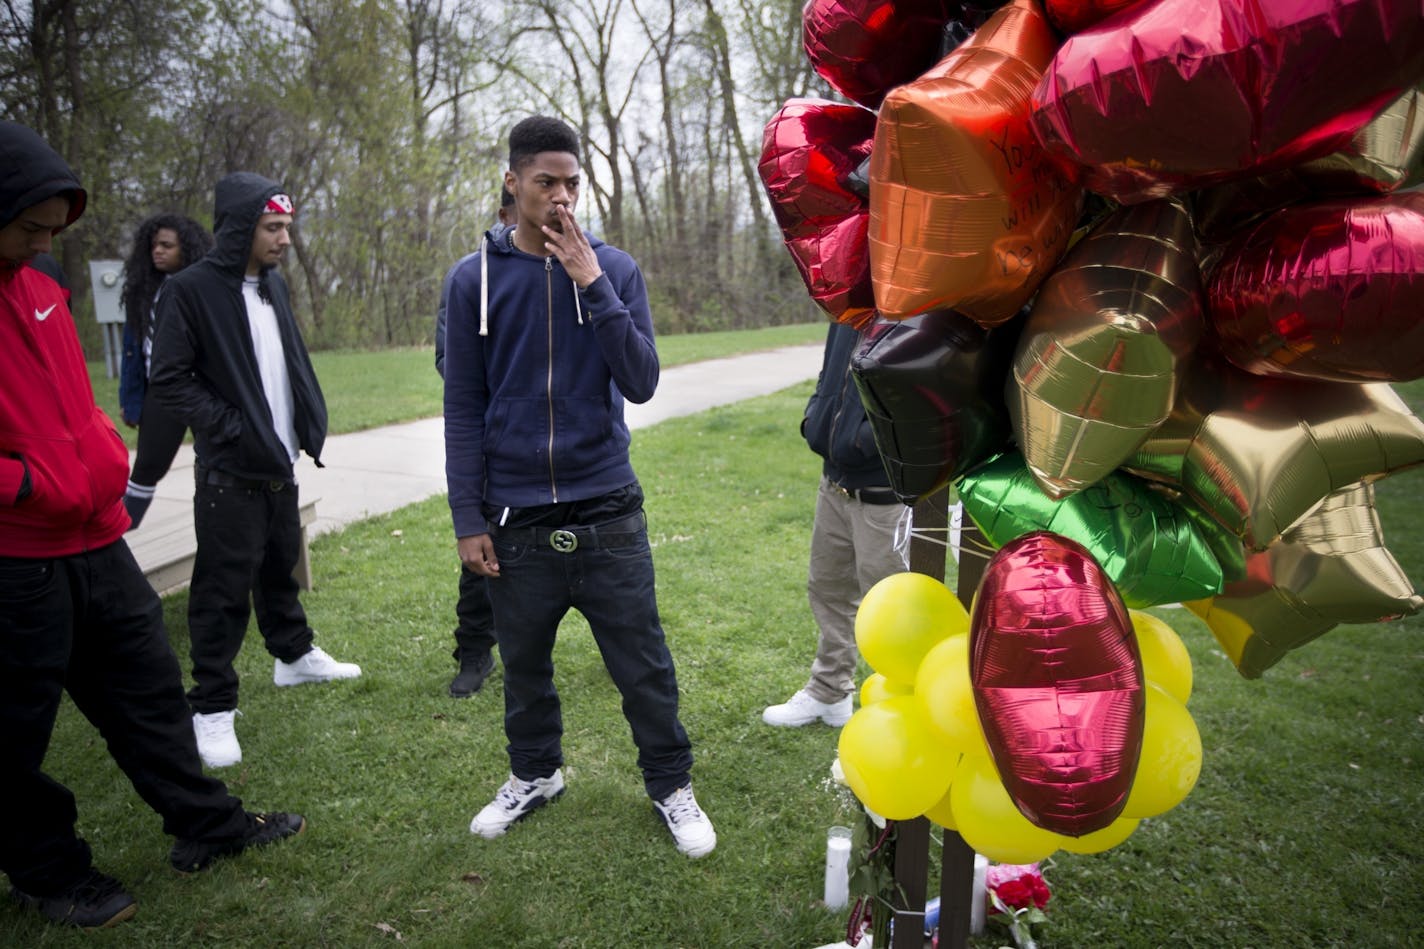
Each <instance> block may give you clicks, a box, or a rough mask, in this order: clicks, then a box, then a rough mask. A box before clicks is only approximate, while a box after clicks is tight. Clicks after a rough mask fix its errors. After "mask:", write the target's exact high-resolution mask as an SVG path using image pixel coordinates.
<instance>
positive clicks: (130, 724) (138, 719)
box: [0, 540, 244, 896]
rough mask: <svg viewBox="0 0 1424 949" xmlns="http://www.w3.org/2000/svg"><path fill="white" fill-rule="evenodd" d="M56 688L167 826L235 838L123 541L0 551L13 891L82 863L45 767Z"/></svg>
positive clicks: (227, 799) (6, 832)
mask: <svg viewBox="0 0 1424 949" xmlns="http://www.w3.org/2000/svg"><path fill="white" fill-rule="evenodd" d="M65 690H67V691H68V692H69V695H70V697H71V698H72V699H73V700H74V704H75V705H76V706H77V707H78V709H79V711H81V712H83V713H84V717H85V718H87V719H89V721H90V722H92V723H93V724H94V727H95V728H97V729H98V730H99V734H100V735H102V736H103V738H104V743H105V744H106V745H107V746H108V749H109V753H110V754H111V755H113V756H114V760H115V761H116V762H118V765H119V767H120V768H121V769H123V772H124V774H126V775H127V776H128V779H129V780H130V781H131V782H133V786H134V790H136V791H138V793H139V796H140V797H142V798H143V799H144V801H145V802H147V803H148V805H149V806H150V807H152V808H153V809H154V810H155V811H157V812H158V813H159V814H161V815H163V829H164V830H165V831H167V832H168V833H170V834H173V835H174V836H177V837H187V838H197V837H204V838H207V837H212V838H220V837H233V836H236V835H237V834H239V833H241V832H242V830H243V827H244V820H243V813H242V802H241V801H239V800H238V799H237V798H235V797H233V796H232V795H230V794H228V792H227V788H226V787H224V785H223V783H222V782H221V781H218V780H216V779H214V778H210V777H208V776H207V775H205V774H204V773H203V768H202V764H201V763H200V762H199V760H198V746H197V743H196V742H195V741H194V738H193V721H192V717H191V713H190V712H189V711H188V703H187V702H186V701H185V700H184V698H183V676H182V673H181V672H180V671H179V669H178V659H177V657H176V656H174V655H173V650H172V649H171V648H170V647H169V645H168V637H167V635H166V633H165V632H164V628H163V608H162V606H161V605H160V604H159V601H158V597H157V596H156V595H155V594H154V592H153V588H152V587H150V586H149V585H148V581H147V580H146V579H144V576H143V572H142V571H140V570H139V567H138V565H137V564H136V563H134V559H133V555H132V554H131V553H129V548H128V545H127V544H125V543H124V542H123V541H122V540H120V541H117V542H115V543H113V544H110V545H109V546H107V547H101V548H100V549H98V550H94V551H90V552H88V553H83V554H74V555H73V556H69V557H56V558H52V559H46V560H40V559H20V558H13V557H0V771H3V773H4V777H3V778H0V814H4V815H6V819H5V823H4V826H3V827H0V870H4V871H5V873H7V874H8V875H9V877H10V881H11V882H12V883H13V884H14V885H15V886H17V887H19V888H20V889H22V890H24V891H25V892H27V893H31V894H34V895H41V896H43V895H50V894H54V893H58V892H61V891H63V890H64V889H66V888H68V887H69V886H71V885H73V884H74V883H75V882H77V881H78V880H79V878H80V877H82V876H83V875H84V873H85V872H86V871H87V870H88V869H89V865H90V863H89V862H90V853H89V847H88V845H87V844H85V842H84V841H83V840H82V839H81V838H80V837H79V836H78V835H77V834H76V833H75V829H74V824H75V818H76V812H75V806H74V795H73V794H71V793H70V792H69V789H68V788H66V787H65V786H64V785H62V784H60V783H59V782H58V781H55V780H54V779H53V778H51V777H49V776H48V775H46V774H45V773H44V772H43V771H42V770H41V765H42V764H43V762H44V757H45V752H46V750H47V749H48V748H49V741H50V735H51V733H52V732H53V731H54V723H55V716H56V714H57V713H58V711H59V703H60V693H61V692H62V691H65Z"/></svg>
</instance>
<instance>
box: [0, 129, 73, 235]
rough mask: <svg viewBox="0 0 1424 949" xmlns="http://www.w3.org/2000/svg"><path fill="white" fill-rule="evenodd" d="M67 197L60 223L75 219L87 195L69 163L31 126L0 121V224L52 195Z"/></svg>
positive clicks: (66, 224)
mask: <svg viewBox="0 0 1424 949" xmlns="http://www.w3.org/2000/svg"><path fill="white" fill-rule="evenodd" d="M61 194H62V195H66V196H68V198H69V217H68V218H67V219H66V220H65V222H64V226H65V227H68V226H69V225H71V224H73V223H74V222H75V221H77V220H79V215H81V214H83V213H84V206H85V205H86V204H88V202H89V196H88V194H87V193H86V192H85V191H84V189H83V188H82V187H80V185H79V178H78V176H76V175H75V174H74V172H73V170H71V169H70V167H69V164H68V163H67V162H65V160H64V159H63V158H61V157H60V156H59V153H58V152H56V151H55V150H54V149H53V148H50V146H49V143H48V142H46V141H45V140H44V139H42V138H40V136H39V135H38V134H37V133H35V131H34V130H33V129H30V128H27V127H26V126H23V125H20V124H19V123H18V122H0V227H5V226H6V225H8V224H9V223H10V222H11V221H13V220H15V218H17V217H19V216H20V212H21V211H24V210H25V209H26V208H32V207H34V206H35V205H37V204H39V203H40V202H41V201H47V200H49V199H50V198H53V197H54V196H55V195H61Z"/></svg>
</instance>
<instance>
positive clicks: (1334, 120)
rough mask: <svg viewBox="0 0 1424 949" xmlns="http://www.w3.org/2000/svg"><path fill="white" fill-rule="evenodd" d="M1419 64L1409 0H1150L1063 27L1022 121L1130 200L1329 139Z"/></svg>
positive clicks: (1383, 100)
mask: <svg viewBox="0 0 1424 949" xmlns="http://www.w3.org/2000/svg"><path fill="white" fill-rule="evenodd" d="M1421 76H1424V4H1421V2H1420V0H1393V2H1384V0H1290V2H1286V0H1273V2H1269V3H1267V2H1255V0H1253V2H1250V3H1243V2H1241V0H1158V2H1155V3H1146V4H1142V5H1141V6H1136V7H1132V8H1131V9H1129V10H1125V11H1123V12H1121V13H1119V14H1118V15H1116V16H1114V17H1112V18H1111V19H1110V20H1107V21H1105V22H1103V23H1101V24H1099V25H1098V26H1097V27H1095V28H1093V29H1089V30H1087V31H1086V32H1083V33H1079V34H1077V35H1075V36H1072V37H1069V38H1068V40H1067V41H1066V42H1065V43H1064V44H1063V46H1062V48H1061V49H1060V50H1059V51H1058V54H1057V56H1055V57H1054V60H1053V63H1052V65H1050V66H1049V68H1048V71H1047V73H1045V75H1044V77H1043V79H1042V81H1041V82H1040V83H1039V85H1038V88H1037V89H1036V90H1035V92H1034V96H1033V105H1034V113H1033V125H1034V130H1035V131H1036V132H1037V133H1038V136H1039V139H1040V140H1041V141H1042V142H1043V145H1044V147H1045V148H1046V149H1048V151H1049V152H1050V154H1053V155H1054V156H1055V157H1057V158H1058V159H1060V160H1061V161H1063V162H1065V163H1066V164H1068V165H1070V166H1076V167H1077V168H1078V169H1079V171H1080V172H1081V176H1082V177H1081V181H1082V183H1083V184H1084V185H1086V186H1087V187H1088V188H1090V189H1091V190H1093V191H1096V192H1098V193H1099V194H1103V195H1106V196H1108V197H1111V198H1114V199H1116V200H1118V201H1120V202H1123V203H1126V204H1136V203H1138V202H1141V201H1145V200H1148V199H1150V198H1154V197H1165V196H1166V195H1168V194H1172V193H1175V192H1179V191H1184V190H1189V189H1194V188H1200V187H1203V186H1205V185H1208V184H1213V183H1216V182H1221V181H1229V180H1234V179H1236V178H1242V177H1249V176H1252V175H1258V174H1263V173H1265V172H1267V171H1272V170H1275V169H1277V168H1283V167H1286V166H1289V165H1293V164H1296V163H1298V162H1302V161H1306V160H1309V159H1312V158H1317V157H1319V156H1321V155H1325V154H1328V153H1330V152H1332V151H1335V150H1336V149H1338V148H1340V147H1341V146H1343V145H1345V144H1346V143H1347V142H1349V141H1350V139H1351V138H1352V137H1353V136H1354V135H1355V133H1356V132H1358V131H1359V130H1360V129H1361V128H1362V127H1363V126H1364V125H1365V124H1366V123H1368V122H1369V121H1370V120H1371V119H1372V118H1374V116H1375V114H1376V113H1377V112H1379V111H1380V110H1381V109H1383V108H1384V107H1385V106H1386V105H1387V104H1388V103H1389V102H1390V101H1391V100H1393V99H1394V98H1395V97H1397V96H1398V95H1400V94H1401V93H1402V92H1403V91H1404V90H1405V89H1406V88H1408V87H1409V86H1411V85H1413V84H1414V83H1415V82H1417V81H1418V80H1419V79H1420V78H1421Z"/></svg>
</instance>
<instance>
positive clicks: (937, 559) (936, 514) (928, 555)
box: [891, 488, 973, 949]
mask: <svg viewBox="0 0 1424 949" xmlns="http://www.w3.org/2000/svg"><path fill="white" fill-rule="evenodd" d="M948 539H949V489H948V488H941V489H940V490H938V491H936V492H934V493H933V494H931V495H929V496H928V497H925V498H923V499H922V500H920V501H919V502H918V503H917V504H916V505H915V512H914V532H913V533H911V535H910V569H911V570H913V571H914V572H915V573H923V574H925V575H926V576H930V577H934V578H935V579H936V580H939V581H941V582H943V581H944V567H945V559H946V558H945V550H946V547H947V543H948ZM929 847H930V822H929V821H928V820H926V819H925V818H923V817H917V818H915V819H914V820H907V821H900V823H899V825H898V829H897V831H896V835H895V902H894V908H895V938H894V940H893V941H892V943H891V945H892V947H893V949H923V947H924V944H925V938H924V931H925V889H926V886H927V884H928V881H929V869H930V866H929ZM970 860H971V864H970V874H971V875H972V874H973V863H972V860H973V858H972V857H971V858H970ZM941 902H943V897H941Z"/></svg>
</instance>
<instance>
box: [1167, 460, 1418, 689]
mask: <svg viewBox="0 0 1424 949" xmlns="http://www.w3.org/2000/svg"><path fill="white" fill-rule="evenodd" d="M1374 497H1375V495H1374V487H1373V486H1372V485H1369V484H1355V485H1351V486H1350V487H1348V488H1345V489H1344V490H1342V491H1337V492H1335V493H1334V494H1332V495H1331V496H1330V497H1328V498H1326V500H1325V503H1324V504H1322V505H1320V507H1318V508H1316V509H1315V510H1314V511H1313V512H1311V513H1310V514H1309V515H1308V516H1306V517H1305V518H1304V519H1303V520H1301V521H1300V523H1298V524H1297V525H1296V526H1295V527H1293V528H1291V529H1290V530H1288V531H1286V533H1285V534H1284V535H1283V536H1282V537H1281V539H1280V540H1279V541H1277V542H1276V543H1274V544H1272V545H1271V546H1270V547H1268V548H1266V549H1265V550H1264V551H1261V552H1260V553H1254V554H1252V555H1251V556H1250V557H1249V558H1248V559H1247V561H1246V576H1245V577H1244V578H1243V579H1241V580H1238V581H1236V582H1233V583H1228V584H1227V585H1226V588H1225V589H1224V590H1222V592H1221V595H1219V596H1216V597H1212V598H1210V599H1206V600H1195V601H1193V602H1189V603H1187V604H1186V606H1187V608H1188V609H1190V610H1191V611H1192V612H1193V613H1195V614H1197V615H1198V616H1200V617H1201V618H1202V620H1203V621H1204V622H1205V623H1206V624H1207V626H1209V627H1210V628H1211V632H1212V635H1214V636H1215V637H1216V639H1217V642H1219V643H1221V648H1222V649H1224V650H1225V651H1226V654H1227V655H1228V656H1229V657H1231V661H1232V662H1233V663H1235V664H1236V669H1237V671H1238V672H1240V673H1241V675H1242V676H1244V677H1246V678H1248V679H1255V678H1258V677H1260V675H1261V674H1262V673H1263V672H1265V671H1266V670H1267V669H1269V668H1270V667H1271V666H1273V665H1275V664H1276V663H1277V662H1280V660H1281V657H1282V656H1284V655H1285V654H1286V653H1287V652H1289V651H1291V650H1292V649H1298V648H1300V647H1301V646H1303V645H1305V644H1306V643H1308V642H1310V641H1311V640H1312V639H1315V638H1316V637H1317V636H1320V635H1322V634H1324V633H1327V632H1329V631H1330V630H1331V629H1334V628H1335V626H1336V624H1339V623H1374V622H1379V621H1381V620H1391V619H1397V618H1399V617H1401V616H1408V615H1412V614H1414V613H1417V612H1419V610H1420V608H1421V607H1424V599H1421V597H1420V596H1419V594H1417V593H1415V592H1414V585H1413V584H1412V583H1410V581H1409V577H1408V575H1407V574H1405V572H1404V570H1403V569H1402V568H1401V567H1400V566H1399V562H1398V561H1396V560H1395V559H1394V557H1393V555H1391V554H1390V552H1389V550H1387V549H1386V548H1385V546H1384V535H1383V532H1382V531H1381V529H1380V523H1379V517H1378V516H1377V515H1376V513H1375V505H1374ZM1144 662H1145V657H1144Z"/></svg>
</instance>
